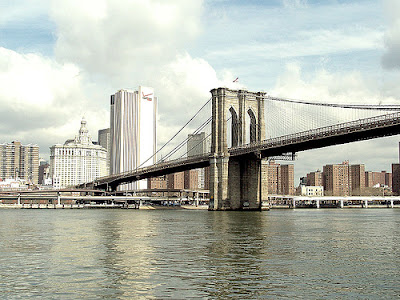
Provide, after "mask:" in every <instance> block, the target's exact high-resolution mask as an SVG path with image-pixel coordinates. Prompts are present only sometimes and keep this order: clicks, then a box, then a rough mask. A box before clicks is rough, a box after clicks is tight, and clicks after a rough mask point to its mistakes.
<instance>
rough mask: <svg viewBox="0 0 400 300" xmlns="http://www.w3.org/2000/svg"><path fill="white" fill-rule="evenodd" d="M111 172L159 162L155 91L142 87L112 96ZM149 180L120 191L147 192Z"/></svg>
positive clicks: (127, 186)
mask: <svg viewBox="0 0 400 300" xmlns="http://www.w3.org/2000/svg"><path fill="white" fill-rule="evenodd" d="M110 136H111V165H110V173H111V174H118V173H122V172H127V171H132V170H135V169H136V168H138V167H144V166H148V165H152V164H153V163H155V162H156V158H155V156H154V157H152V158H151V159H149V158H150V157H151V156H153V155H154V153H155V152H156V146H157V97H154V90H153V89H152V88H149V87H142V86H139V89H138V90H137V91H130V90H119V91H118V92H116V93H115V94H114V95H111V108H110ZM146 188H147V181H146V180H143V181H140V182H138V183H136V182H135V183H131V184H127V185H123V186H121V187H120V190H131V189H132V190H134V189H146Z"/></svg>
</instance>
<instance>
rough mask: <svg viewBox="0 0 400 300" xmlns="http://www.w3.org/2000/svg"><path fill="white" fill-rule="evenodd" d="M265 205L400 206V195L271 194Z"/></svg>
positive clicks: (283, 206) (294, 206)
mask: <svg viewBox="0 0 400 300" xmlns="http://www.w3.org/2000/svg"><path fill="white" fill-rule="evenodd" d="M263 206H268V207H269V208H270V209H274V208H400V196H387V197H384V196H342V197H341V196H321V197H307V196H282V195H270V196H268V201H267V203H264V205H263Z"/></svg>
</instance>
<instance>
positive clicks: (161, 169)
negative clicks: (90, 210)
mask: <svg viewBox="0 0 400 300" xmlns="http://www.w3.org/2000/svg"><path fill="white" fill-rule="evenodd" d="M399 133H400V113H392V114H385V115H381V116H377V117H372V118H366V119H360V120H356V121H352V122H347V123H340V124H336V125H332V126H326V127H321V128H317V129H312V130H307V131H303V132H299V133H295V134H289V135H285V136H281V137H276V138H271V139H266V140H264V141H262V142H258V143H252V144H247V145H243V146H239V147H235V148H230V149H228V152H229V155H230V156H234V157H235V156H247V155H257V156H258V157H260V158H266V157H273V156H279V155H282V154H285V153H293V154H294V153H296V152H299V151H304V150H309V149H316V148H322V147H327V146H332V145H339V144H345V143H350V142H356V141H361V140H368V139H373V138H378V137H384V136H391V135H396V134H399ZM211 157H213V154H210V153H207V154H204V155H198V156H191V157H189V158H184V159H178V160H171V161H167V162H161V163H158V164H155V165H152V166H149V167H144V168H140V169H137V170H135V171H130V172H125V173H121V174H115V175H111V176H107V177H102V178H98V179H97V180H95V181H94V182H90V183H87V184H82V185H80V186H79V187H93V188H97V189H99V188H101V189H107V188H108V187H109V186H113V187H115V186H117V185H119V184H122V183H128V182H132V181H137V180H141V179H146V178H151V177H157V176H162V175H167V174H170V173H175V172H181V171H185V170H190V169H196V168H203V167H207V166H209V165H210V158H211Z"/></svg>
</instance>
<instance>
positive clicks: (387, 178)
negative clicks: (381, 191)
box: [365, 171, 392, 187]
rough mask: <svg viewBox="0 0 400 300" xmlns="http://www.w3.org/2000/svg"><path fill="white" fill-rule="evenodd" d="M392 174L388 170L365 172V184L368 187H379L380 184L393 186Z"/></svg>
mask: <svg viewBox="0 0 400 300" xmlns="http://www.w3.org/2000/svg"><path fill="white" fill-rule="evenodd" d="M391 177H392V174H391V173H387V172H386V171H381V172H371V171H367V172H365V186H366V187H377V186H378V187H379V186H388V187H391V186H392V182H391V181H392V180H391Z"/></svg>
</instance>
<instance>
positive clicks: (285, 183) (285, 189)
mask: <svg viewBox="0 0 400 300" xmlns="http://www.w3.org/2000/svg"><path fill="white" fill-rule="evenodd" d="M280 173H281V192H280V194H283V195H294V194H295V188H294V165H281V172H280Z"/></svg>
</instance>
